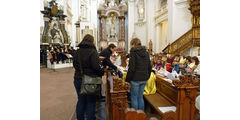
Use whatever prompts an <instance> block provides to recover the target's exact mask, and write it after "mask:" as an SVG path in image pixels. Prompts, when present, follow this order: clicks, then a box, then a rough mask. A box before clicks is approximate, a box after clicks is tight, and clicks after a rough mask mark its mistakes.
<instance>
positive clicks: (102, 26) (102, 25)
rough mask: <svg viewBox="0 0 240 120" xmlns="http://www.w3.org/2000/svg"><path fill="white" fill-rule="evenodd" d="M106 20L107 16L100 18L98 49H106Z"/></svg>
mask: <svg viewBox="0 0 240 120" xmlns="http://www.w3.org/2000/svg"><path fill="white" fill-rule="evenodd" d="M106 19H107V16H103V15H102V16H101V17H100V21H101V23H100V48H102V49H104V48H106V47H107V38H106Z"/></svg>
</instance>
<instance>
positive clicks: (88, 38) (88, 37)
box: [78, 34, 95, 47]
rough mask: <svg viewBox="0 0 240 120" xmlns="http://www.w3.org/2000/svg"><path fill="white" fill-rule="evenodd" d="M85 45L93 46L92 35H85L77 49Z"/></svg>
mask: <svg viewBox="0 0 240 120" xmlns="http://www.w3.org/2000/svg"><path fill="white" fill-rule="evenodd" d="M85 44H88V45H92V46H95V45H94V38H93V36H92V35H90V34H87V35H85V36H84V38H83V40H82V41H81V42H80V43H79V44H78V47H80V46H81V45H85Z"/></svg>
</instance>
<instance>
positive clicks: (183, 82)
mask: <svg viewBox="0 0 240 120" xmlns="http://www.w3.org/2000/svg"><path fill="white" fill-rule="evenodd" d="M173 84H174V85H175V86H176V87H178V88H183V87H184V88H186V87H199V86H200V80H199V79H195V77H194V76H192V75H184V76H180V80H173Z"/></svg>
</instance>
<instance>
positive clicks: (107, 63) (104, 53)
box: [99, 47, 117, 70]
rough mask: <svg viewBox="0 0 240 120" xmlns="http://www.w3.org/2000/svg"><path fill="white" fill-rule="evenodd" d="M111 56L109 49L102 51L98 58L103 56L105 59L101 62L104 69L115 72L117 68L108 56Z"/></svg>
mask: <svg viewBox="0 0 240 120" xmlns="http://www.w3.org/2000/svg"><path fill="white" fill-rule="evenodd" d="M111 54H112V51H111V50H110V48H109V47H108V48H106V49H104V50H103V51H102V52H101V53H100V54H99V56H103V57H105V59H104V60H103V63H102V64H103V66H104V67H106V66H109V67H110V68H112V69H114V70H117V67H116V66H115V65H114V64H113V63H112V62H111V60H110V56H111Z"/></svg>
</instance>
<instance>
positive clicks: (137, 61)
mask: <svg viewBox="0 0 240 120" xmlns="http://www.w3.org/2000/svg"><path fill="white" fill-rule="evenodd" d="M151 71H152V67H151V62H150V58H149V55H148V52H147V51H146V48H145V47H144V46H136V47H134V48H132V49H131V50H130V59H129V68H128V73H127V77H126V81H127V82H129V81H147V80H148V79H149V77H150V75H151Z"/></svg>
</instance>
